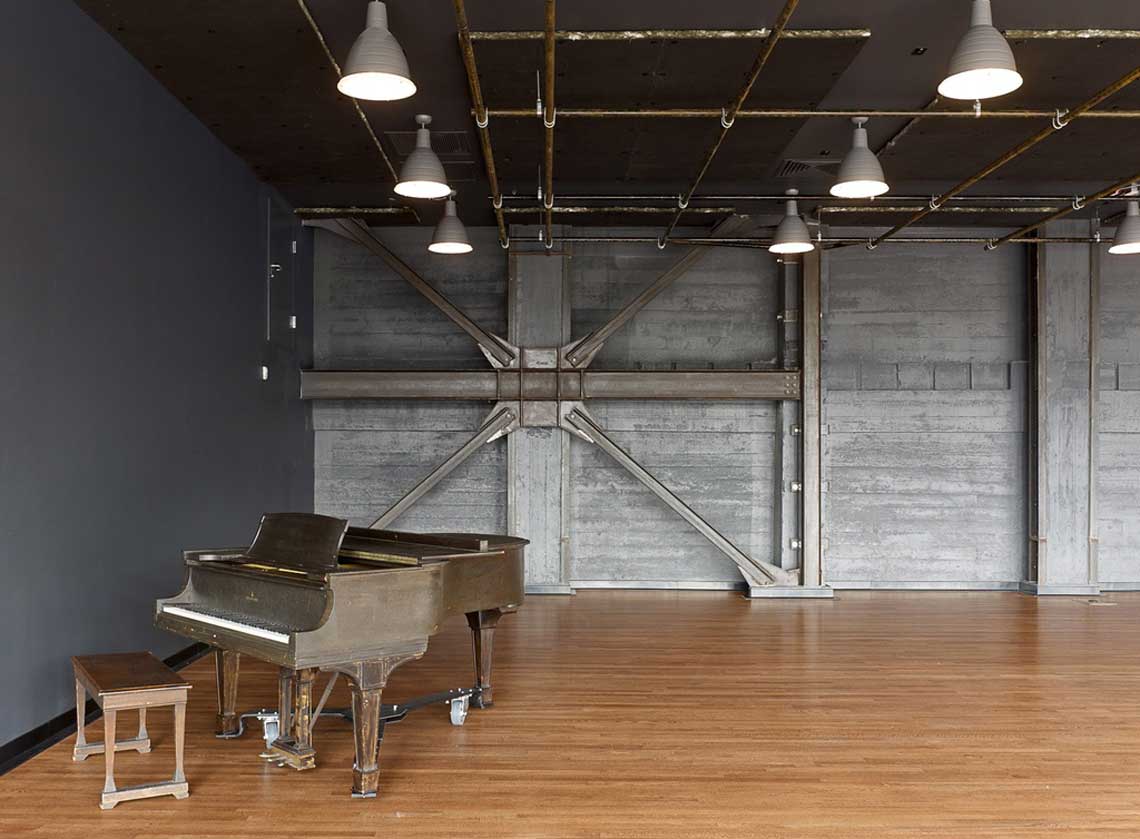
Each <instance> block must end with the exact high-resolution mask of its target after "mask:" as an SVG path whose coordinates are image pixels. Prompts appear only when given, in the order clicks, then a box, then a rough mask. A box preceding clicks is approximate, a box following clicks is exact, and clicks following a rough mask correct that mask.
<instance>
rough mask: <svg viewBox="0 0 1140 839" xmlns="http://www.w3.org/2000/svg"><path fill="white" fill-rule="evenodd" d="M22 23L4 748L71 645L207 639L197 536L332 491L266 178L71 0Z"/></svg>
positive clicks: (5, 463)
mask: <svg viewBox="0 0 1140 839" xmlns="http://www.w3.org/2000/svg"><path fill="white" fill-rule="evenodd" d="M4 23H5V25H4V27H3V28H2V29H0V100H2V101H4V102H5V113H6V116H7V121H6V125H5V130H4V131H3V132H2V134H0V160H3V161H4V163H5V165H4V168H3V171H4V176H3V183H4V193H5V200H4V201H3V202H2V203H0V254H2V256H0V265H2V268H0V295H2V299H3V301H4V302H3V305H0V380H2V381H3V382H4V400H3V404H4V408H3V410H0V567H2V570H3V581H4V584H3V585H2V586H0V638H3V639H4V643H3V645H2V648H0V672H3V673H4V677H5V699H4V713H3V714H2V715H0V743H5V742H8V741H9V740H12V739H14V738H16V737H17V736H18V735H21V734H24V733H25V732H28V731H29V730H31V729H32V728H33V727H35V726H38V725H40V724H43V723H45V722H46V721H48V720H50V719H51V718H53V717H55V716H56V715H58V714H61V713H63V712H65V711H67V710H68V709H69V708H70V707H72V706H73V705H74V701H75V693H74V687H73V683H72V681H71V667H70V663H69V656H71V655H73V654H81V653H92V652H111V651H118V650H133V649H151V650H153V651H154V652H155V653H157V654H158V655H160V656H166V655H169V654H171V653H173V652H174V651H176V650H179V649H181V648H184V647H186V646H187V645H188V642H187V640H186V639H183V638H180V637H176V636H173V635H168V634H165V633H160V632H158V631H157V630H155V629H154V628H153V627H152V616H153V613H154V601H155V599H156V598H158V597H161V596H166V595H169V594H172V593H174V592H176V591H177V590H178V589H179V587H180V586H181V584H182V581H183V575H184V570H183V565H182V560H181V556H180V553H179V552H180V551H181V550H182V549H184V548H191V547H205V546H210V545H219V544H220V545H230V544H235V543H236V544H241V543H243V542H246V541H248V540H249V538H250V537H251V536H252V534H253V531H254V529H255V528H256V526H257V522H258V519H259V517H260V516H261V514H262V513H264V512H265V511H266V510H288V509H293V510H307V509H311V504H312V485H313V484H312V471H311V462H312V460H311V458H312V455H311V436H310V435H309V432H308V430H307V423H306V411H305V409H304V407H303V406H302V405H301V403H300V402H299V401H298V400H297V399H296V389H297V376H296V373H295V371H296V368H297V367H298V365H299V364H300V363H304V361H305V359H304V357H303V356H304V353H303V352H301V353H300V356H299V355H298V353H297V351H296V347H303V346H304V339H303V337H302V338H301V340H300V341H298V340H297V339H298V335H297V333H294V332H290V333H289V334H287V335H284V336H283V335H282V334H281V329H283V328H287V323H281V322H278V321H275V322H274V324H273V330H274V331H273V336H272V340H271V341H269V342H267V341H266V340H265V335H264V329H265V311H266V297H265V294H266V279H265V278H266V269H267V261H268V260H267V256H269V254H267V247H266V242H267V238H269V234H270V231H269V230H268V229H267V224H268V221H269V219H270V217H271V205H270V203H269V202H270V200H271V196H270V194H269V192H268V191H267V190H266V189H264V188H263V187H262V186H261V185H260V184H259V183H258V182H257V181H256V180H255V178H254V177H253V175H252V173H251V172H250V171H249V170H248V169H247V168H246V166H245V165H244V164H243V163H242V162H241V161H240V160H238V158H237V157H235V156H234V155H233V154H232V153H231V152H229V151H228V150H227V149H225V148H224V147H223V146H222V145H221V144H220V143H219V142H218V141H217V140H216V139H215V138H214V137H213V135H211V134H210V133H209V131H207V129H206V128H205V127H204V126H202V125H201V124H200V123H199V122H198V121H197V120H196V119H194V118H193V117H192V116H191V115H190V114H189V113H188V112H187V111H186V110H185V109H184V108H183V107H182V106H181V105H180V104H179V103H178V102H177V101H175V100H174V99H173V98H172V97H171V96H170V95H169V94H168V93H167V92H166V91H165V90H164V89H163V88H162V87H161V86H160V85H159V84H158V83H157V82H156V81H155V80H154V79H153V78H151V76H150V75H149V74H148V73H147V72H146V70H145V69H144V68H143V67H141V66H139V65H138V64H137V63H136V62H135V61H134V59H132V58H130V57H129V56H128V55H127V54H126V53H125V52H124V51H123V50H122V49H121V48H120V47H119V46H118V45H117V44H116V43H115V42H114V40H113V39H112V38H111V37H110V36H108V35H107V34H105V33H104V32H103V31H102V30H101V29H100V28H99V27H97V26H96V25H95V24H94V23H93V22H92V21H90V20H89V19H88V18H87V17H86V16H85V15H84V14H83V13H82V12H80V11H79V10H78V9H77V8H76V7H75V6H74V5H73V4H71V3H70V2H67V0H42V1H41V2H36V3H14V4H9V5H8V6H6V7H5V20H4ZM48 45H50V49H48V48H47V47H48ZM272 217H275V218H278V219H281V218H282V211H281V210H280V209H278V210H276V211H272ZM284 218H285V219H286V221H285V222H284V224H285V226H286V227H287V228H288V227H289V226H290V225H291V224H292V220H291V218H290V217H289V214H288V213H285V214H284ZM278 227H280V225H278ZM280 232H281V230H280V229H278V230H277V233H278V234H280ZM280 240H281V237H280V235H278V236H276V237H275V241H278V242H279V241H280ZM287 253H288V258H287V257H285V256H283V255H278V254H277V253H275V254H274V255H273V257H274V259H277V260H279V264H282V270H281V272H280V276H279V278H278V279H277V280H276V281H274V287H275V289H277V290H278V291H279V292H280V293H281V294H279V295H277V296H275V298H274V300H273V301H272V305H271V309H272V310H273V311H274V312H278V311H280V310H281V309H282V308H289V307H288V306H286V303H290V304H291V303H292V302H294V301H293V292H294V291H296V292H298V293H297V295H296V303H297V305H298V307H299V308H297V309H295V310H294V312H295V313H296V314H297V315H299V316H300V318H301V326H302V330H301V331H302V332H304V331H306V330H307V329H308V326H307V321H308V311H309V301H310V299H311V297H310V293H309V291H308V289H307V288H306V287H304V279H305V277H304V276H302V275H300V274H298V275H294V273H293V272H294V268H297V267H298V266H295V265H294V264H293V262H292V254H291V249H290V251H289V252H287ZM297 258H298V260H300V261H301V263H303V262H304V261H305V260H306V255H305V253H304V243H303V242H302V252H301V253H299V254H298V255H297ZM280 260H284V261H280ZM281 295H286V297H285V298H282V296H281ZM290 348H293V349H292V350H291V349H290ZM286 356H289V361H288V363H287V364H286V363H285V361H284V359H285V357H286ZM263 363H266V364H271V378H270V380H269V382H267V383H262V382H261V381H260V380H259V375H258V371H259V367H260V366H261V364H263ZM291 371H292V372H291ZM197 701H208V698H207V697H199V698H198V700H197Z"/></svg>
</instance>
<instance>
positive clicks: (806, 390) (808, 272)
mask: <svg viewBox="0 0 1140 839" xmlns="http://www.w3.org/2000/svg"><path fill="white" fill-rule="evenodd" d="M823 258H824V256H823V254H821V253H820V251H819V250H814V251H811V252H809V253H806V254H804V257H803V262H802V263H801V265H800V279H801V283H802V289H803V291H802V304H801V307H800V311H801V315H800V318H801V327H800V328H801V332H800V335H801V353H802V363H801V369H802V371H803V399H802V402H801V405H802V411H803V420H802V423H801V432H802V440H803V443H802V446H803V449H802V455H801V457H800V463H801V464H802V465H803V470H804V471H803V507H802V513H801V517H800V520H801V521H802V522H803V540H802V541H803V544H802V546H801V550H802V554H801V556H802V558H803V561H802V563H801V567H802V568H803V576H802V584H803V585H804V586H808V587H816V586H822V585H823V550H822V549H823V533H822V530H823V528H822V493H823V480H822V468H823V459H822V423H821V420H822V416H821V414H822V395H823V392H822V387H821V385H822V382H821V377H820V373H821V368H820V350H821V344H820V340H821V337H822V336H821V327H822V318H823V308H822V287H823V283H822V268H823V266H822V261H823Z"/></svg>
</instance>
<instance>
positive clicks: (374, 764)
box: [326, 638, 427, 798]
mask: <svg viewBox="0 0 1140 839" xmlns="http://www.w3.org/2000/svg"><path fill="white" fill-rule="evenodd" d="M426 649H427V639H426V638H425V639H423V640H422V641H413V642H411V643H409V644H407V645H406V646H405V648H404V649H402V650H398V651H393V653H392V654H391V655H387V656H384V657H383V658H378V659H373V660H371V661H354V662H351V663H348V664H342V665H338V666H336V667H330V668H326V669H328V670H333V671H335V672H337V673H343V674H344V675H346V676H348V679H349V684H350V685H351V686H352V740H353V744H354V745H355V747H356V761H355V762H354V763H353V765H352V797H353V798H375V797H376V790H377V788H378V787H379V785H380V742H381V740H383V739H384V721H383V720H382V719H381V718H380V702H381V696H382V695H383V693H384V686H385V685H387V684H388V677H389V676H391V675H392V671H393V670H395V669H396V668H397V667H399V666H400V665H401V664H403V663H405V662H408V661H414V660H415V659H417V658H419V657H420V656H422V655H423V654H424V651H425V650H426Z"/></svg>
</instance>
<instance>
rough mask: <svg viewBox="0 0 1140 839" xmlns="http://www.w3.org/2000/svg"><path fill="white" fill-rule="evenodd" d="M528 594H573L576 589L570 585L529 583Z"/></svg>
mask: <svg viewBox="0 0 1140 839" xmlns="http://www.w3.org/2000/svg"><path fill="white" fill-rule="evenodd" d="M526 593H527V594H573V593H574V589H572V588H570V586H564V585H559V584H555V585H546V584H529V585H527V587H526Z"/></svg>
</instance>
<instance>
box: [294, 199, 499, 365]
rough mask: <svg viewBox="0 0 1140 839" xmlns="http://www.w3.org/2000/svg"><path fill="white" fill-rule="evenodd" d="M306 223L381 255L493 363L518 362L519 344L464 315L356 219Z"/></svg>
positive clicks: (322, 220) (390, 266)
mask: <svg viewBox="0 0 1140 839" xmlns="http://www.w3.org/2000/svg"><path fill="white" fill-rule="evenodd" d="M305 224H306V226H308V227H320V228H322V229H324V230H328V231H331V232H333V233H336V234H337V235H338V236H344V237H345V238H347V239H351V240H352V241H354V242H356V243H357V244H358V245H362V246H363V247H364V248H366V249H367V250H369V251H371V252H372V253H373V254H375V255H376V256H378V257H380V259H382V260H383V261H384V263H385V264H387V265H388V267H389V268H391V269H392V270H393V271H395V272H396V273H397V274H399V275H400V277H402V278H403V280H404V282H406V283H407V284H408V285H410V286H411V287H412V288H414V289H415V290H416V291H418V292H419V293H420V294H422V295H423V296H424V297H426V298H427V300H428V302H429V303H431V304H432V305H433V306H435V307H436V308H437V309H439V310H440V311H441V312H443V314H444V315H445V316H446V317H447V318H448V319H449V320H450V321H451V322H452V323H454V324H455V325H456V326H458V327H459V328H460V329H462V330H463V331H464V332H466V333H467V334H468V335H470V336H471V337H472V338H473V339H474V341H475V343H476V344H478V345H479V349H481V350H482V351H483V354H484V355H486V356H487V360H488V361H490V362H491V364H492V365H493V366H496V367H510V366H512V365H514V364H516V363H518V357H519V351H518V347H515V346H512V345H511V344H510V343H508V342H507V341H504V340H503V339H502V338H500V337H499V336H498V335H496V334H494V333H493V332H489V331H487V330H486V329H484V328H483V327H481V326H480V325H479V324H477V323H475V321H473V320H471V318H469V317H467V315H465V314H464V313H463V312H462V311H461V310H460V309H459V307H458V306H456V305H455V304H454V303H452V302H451V301H450V300H448V299H447V298H446V297H444V296H443V295H442V294H440V293H439V292H438V291H436V289H435V288H434V287H433V286H432V285H431V283H429V282H428V281H427V280H425V279H424V278H423V277H421V276H420V275H419V274H417V273H416V272H415V271H414V270H413V269H412V267H411V266H410V265H408V264H407V263H406V262H404V260H402V259H400V257H398V256H396V254H395V253H393V252H392V251H391V250H389V248H388V246H387V245H385V244H384V243H383V242H381V241H380V240H379V239H378V238H376V234H375V233H373V232H372V230H371V229H370V228H369V227H368V226H367V225H365V224H363V223H361V222H359V221H357V220H356V219H348V218H333V219H316V220H311V221H307V222H305Z"/></svg>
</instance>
